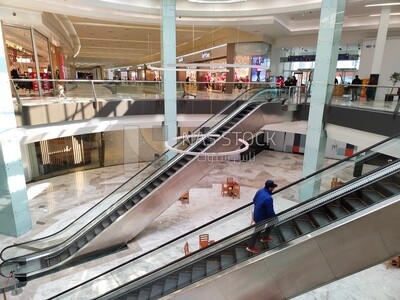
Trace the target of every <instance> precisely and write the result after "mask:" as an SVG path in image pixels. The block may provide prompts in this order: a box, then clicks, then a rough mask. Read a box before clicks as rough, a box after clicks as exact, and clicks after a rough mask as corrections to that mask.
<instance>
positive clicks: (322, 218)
mask: <svg viewBox="0 0 400 300" xmlns="http://www.w3.org/2000/svg"><path fill="white" fill-rule="evenodd" d="M310 214H311V215H312V216H313V218H314V220H315V222H317V224H318V226H324V225H326V224H329V223H330V222H331V219H330V218H329V216H328V215H327V214H324V213H321V212H314V211H311V212H310Z"/></svg>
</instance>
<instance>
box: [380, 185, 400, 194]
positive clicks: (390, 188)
mask: <svg viewBox="0 0 400 300" xmlns="http://www.w3.org/2000/svg"><path fill="white" fill-rule="evenodd" d="M377 188H378V190H379V191H381V192H382V193H383V194H384V195H385V196H387V197H391V196H393V195H396V194H399V193H400V186H399V185H397V184H396V183H394V182H378V183H377Z"/></svg>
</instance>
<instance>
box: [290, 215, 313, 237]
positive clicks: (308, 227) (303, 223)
mask: <svg viewBox="0 0 400 300" xmlns="http://www.w3.org/2000/svg"><path fill="white" fill-rule="evenodd" d="M294 222H295V223H296V224H297V226H298V227H299V229H300V231H301V233H302V234H307V233H309V232H311V231H313V230H314V229H315V227H314V225H313V224H312V223H311V221H310V220H306V219H301V220H300V219H295V220H294Z"/></svg>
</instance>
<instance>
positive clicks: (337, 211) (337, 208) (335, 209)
mask: <svg viewBox="0 0 400 300" xmlns="http://www.w3.org/2000/svg"><path fill="white" fill-rule="evenodd" d="M326 207H327V208H328V209H329V210H330V211H331V212H332V213H333V215H334V216H335V217H336V219H341V218H343V217H345V216H347V215H349V212H348V211H347V209H346V208H344V207H343V206H342V205H333V204H328V205H327V206H326Z"/></svg>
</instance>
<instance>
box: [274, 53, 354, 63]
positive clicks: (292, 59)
mask: <svg viewBox="0 0 400 300" xmlns="http://www.w3.org/2000/svg"><path fill="white" fill-rule="evenodd" d="M358 58H359V55H358V54H348V53H340V54H339V55H338V60H358ZM295 61H315V54H310V55H291V56H287V57H281V58H280V62H295Z"/></svg>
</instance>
